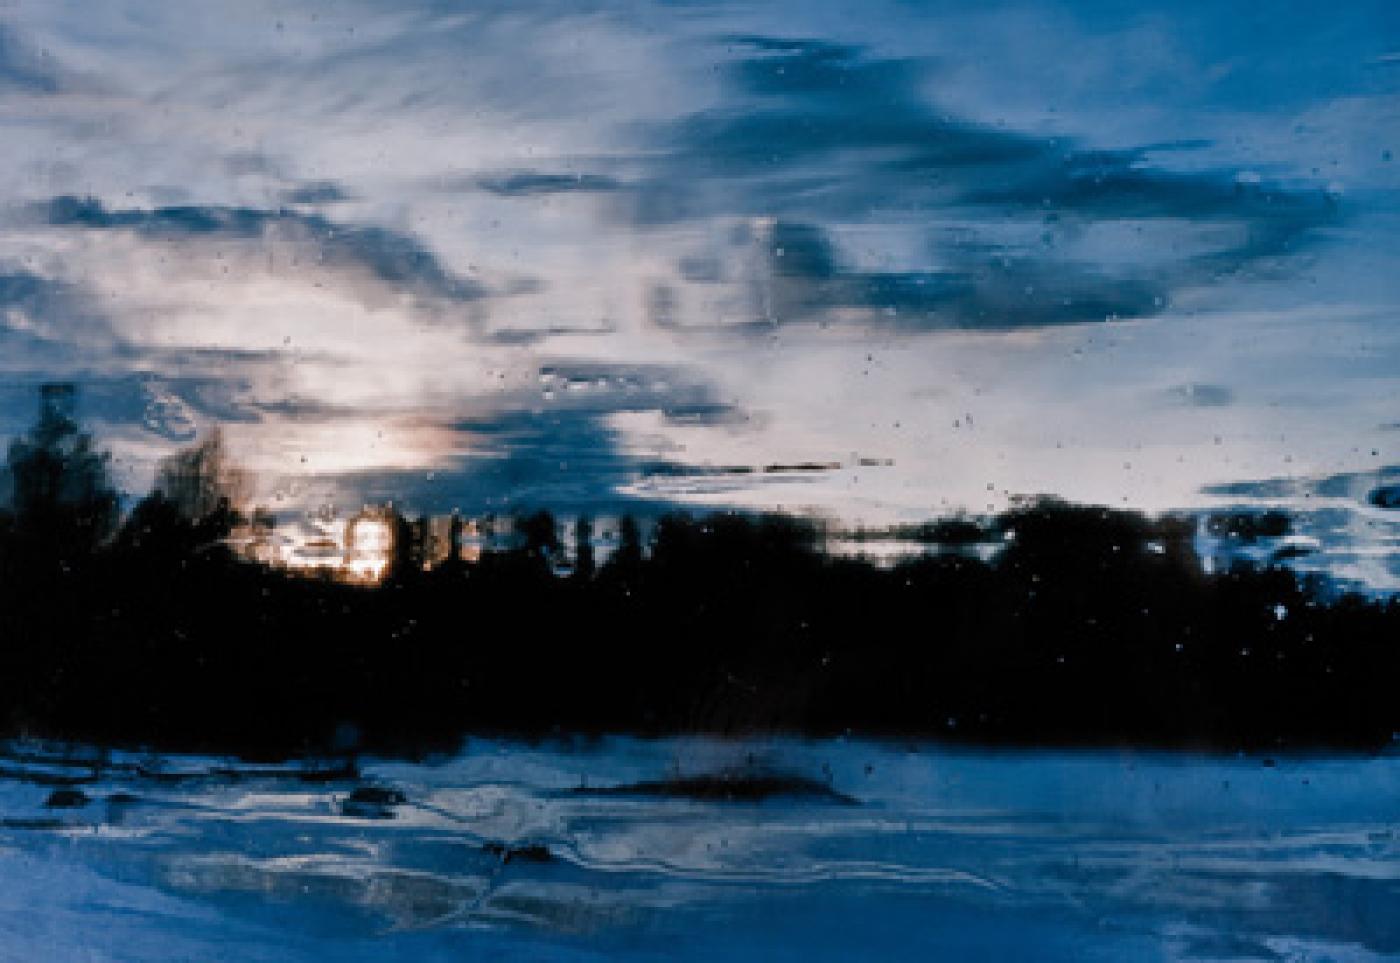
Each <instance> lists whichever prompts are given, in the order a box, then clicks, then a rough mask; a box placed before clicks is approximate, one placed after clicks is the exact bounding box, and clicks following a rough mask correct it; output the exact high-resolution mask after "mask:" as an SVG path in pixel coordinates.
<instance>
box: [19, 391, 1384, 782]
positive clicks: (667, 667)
mask: <svg viewBox="0 0 1400 963" xmlns="http://www.w3.org/2000/svg"><path fill="white" fill-rule="evenodd" d="M109 468H110V466H109V464H108V459H107V456H106V455H105V454H104V453H103V452H102V451H101V450H100V448H99V446H98V445H97V444H96V443H95V442H94V440H93V439H92V438H91V436H90V435H89V434H88V433H87V432H85V431H84V430H83V429H82V428H81V426H80V425H79V424H78V423H77V421H76V419H75V418H74V416H73V413H72V392H71V389H68V388H65V387H63V386H53V387H50V388H46V389H44V392H43V397H42V399H41V405H40V414H39V418H38V420H37V422H36V423H35V425H34V426H33V427H32V428H31V429H30V430H29V431H28V432H27V433H25V434H24V435H23V436H21V437H20V438H18V439H16V440H15V441H14V442H13V443H12V444H11V445H10V447H9V451H8V458H7V462H6V471H5V479H6V487H7V492H6V498H5V504H6V505H7V506H8V507H7V509H6V510H4V511H3V512H0V733H3V734H6V735H23V734H30V735H42V736H52V737H58V738H69V739H80V740H90V741H98V742H103V743H112V744H123V745H145V746H151V747H156V748H162V749H187V750H204V751H219V752H234V753H238V754H243V755H251V756H286V755H293V754H304V753H338V752H356V751H362V750H373V751H380V752H394V753H407V754H421V753H426V752H431V751H436V750H449V749H451V748H452V747H453V746H454V745H456V743H457V742H458V740H459V739H460V738H461V737H462V735H463V734H465V733H469V732H493V733H505V734H513V735H524V736H542V735H549V734H551V733H571V734H578V733H603V732H633V733H640V734H656V735H659V734H666V733H675V732H710V733H720V734H736V733H745V732H754V731H764V732H770V731H782V732H796V733H804V734H810V735H822V736H829V735H840V734H845V733H856V734H863V735H872V736H890V737H919V738H923V737H934V738H939V739H945V740H955V741H968V742H974V743H980V744H1018V745H1019V744H1040V745H1083V744H1095V745H1104V744H1134V745H1158V746H1190V747H1197V748H1206V749H1228V750H1235V749H1250V750H1257V751H1267V752H1276V751H1281V750H1289V749H1307V748H1322V747H1328V748H1339V747H1341V748H1353V749H1359V750H1368V751H1374V750H1378V749H1382V748H1385V747H1387V746H1389V745H1391V744H1392V741H1393V738H1394V734H1395V733H1396V732H1397V731H1400V700H1397V699H1396V697H1395V695H1396V693H1395V683H1396V679H1397V677H1398V676H1397V670H1400V645H1397V643H1400V633H1397V627H1400V603H1397V602H1396V601H1395V600H1394V599H1374V598H1366V597H1362V596H1359V595H1354V594H1338V593H1335V592H1327V591H1323V589H1322V586H1321V585H1320V584H1319V583H1317V582H1314V581H1310V580H1305V579H1302V578H1300V577H1299V576H1297V575H1295V574H1294V573H1292V572H1291V571H1289V570H1287V569H1286V568H1283V567H1281V566H1277V565H1269V564H1254V565H1249V564H1243V563H1241V564H1238V565H1236V566H1234V567H1233V568H1230V569H1229V570H1227V571H1216V572H1209V573H1208V572H1205V571H1204V570H1203V568H1202V566H1201V565H1200V560H1199V559H1198V558H1197V557H1196V554H1195V550H1194V547H1193V536H1194V524H1193V523H1192V522H1191V521H1190V520H1188V519H1182V518H1177V517H1171V516H1167V517H1162V518H1151V517H1148V516H1145V515H1142V514H1139V513H1135V512H1129V511H1121V510H1113V509H1108V508H1102V507H1096V506H1081V505H1071V504H1066V503H1063V502H1060V501H1056V500H1054V499H1036V500H1031V501H1028V502H1026V503H1024V504H1022V505H1019V506H1018V507H1016V508H1014V509H1012V510H1010V511H1008V512H1006V513H1004V514H1002V515H999V516H996V517H994V518H990V519H985V520H980V521H963V522H960V523H958V524H956V525H942V527H941V528H940V526H939V525H937V524H931V525H930V526H928V527H927V528H926V529H924V530H923V531H924V535H925V537H926V540H927V541H929V542H930V543H938V544H939V545H941V546H942V548H943V549H944V550H939V551H934V552H931V553H929V554H926V555H923V556H920V557H917V558H911V559H908V560H905V561H902V562H899V563H898V564H894V565H888V566H881V565H875V564H872V563H869V562H867V561H864V560H861V559H859V558H841V557H834V556H832V555H830V554H828V553H827V552H826V551H825V550H824V541H823V537H822V532H821V531H820V529H819V528H818V527H817V526H816V525H815V524H813V523H812V522H810V521H808V520H805V519H801V518H796V517H792V516H787V515H782V514H764V515H746V514H737V513H723V512H721V513H716V514H712V515H708V516H703V517H691V516H689V515H686V514H681V513H673V514H669V515H666V516H663V517H661V518H660V519H658V520H657V521H656V523H655V525H654V526H652V527H651V530H650V532H649V534H648V536H647V537H646V538H643V536H642V533H641V528H640V527H639V526H638V525H637V524H636V522H635V521H634V520H632V519H624V520H623V522H622V533H621V538H620V540H619V543H618V546H617V548H616V549H615V550H614V551H613V552H612V553H611V555H610V556H609V557H608V558H607V559H606V560H605V561H603V562H602V563H601V564H599V563H597V562H596V561H595V559H594V555H593V551H592V531H591V525H590V524H589V523H588V521H587V520H586V519H585V520H581V521H580V523H579V524H577V525H576V526H575V539H576V542H577V544H576V545H575V547H574V548H573V550H572V552H571V553H570V554H571V556H572V560H573V564H572V566H571V567H570V569H569V571H568V574H567V575H561V570H560V567H559V565H558V560H559V557H560V555H561V553H562V552H563V551H564V546H562V544H561V540H560V537H559V533H558V528H557V526H556V524H555V520H554V519H553V517H552V516H550V515H549V514H548V513H546V512H537V513H534V514H531V515H527V516H524V517H521V518H520V519H518V520H517V522H516V530H517V532H518V533H519V536H520V537H519V539H518V541H517V542H516V543H515V544H513V545H511V546H510V547H508V548H503V549H499V550H495V551H488V552H486V553H485V554H483V555H482V556H481V557H480V558H479V559H476V560H471V561H469V560H466V559H464V558H463V557H462V556H461V555H460V553H457V552H451V553H449V555H448V557H447V558H446V559H445V560H444V561H442V562H441V563H440V564H438V565H436V566H434V567H425V566H424V565H423V564H422V559H421V558H417V557H415V556H414V555H413V552H411V551H409V550H408V549H402V550H401V551H400V552H399V553H397V554H398V557H397V559H396V562H395V564H394V565H393V566H392V568H391V571H390V573H389V576H388V577H387V578H386V579H385V580H384V581H383V582H382V583H380V584H378V585H376V586H372V587H367V586H357V585H350V584H342V583H340V582H337V581H334V580H330V579H308V578H304V577H300V576H297V575H295V574H293V573H289V572H286V571H279V570H276V569H273V568H269V567H266V566H263V565H258V564H255V563H252V562H250V561H248V560H247V559H244V558H242V557H240V556H239V555H238V554H236V553H235V552H233V551H232V550H230V548H229V547H228V545H227V536H228V533H229V532H230V531H231V530H232V529H233V527H234V525H235V524H236V523H237V522H239V521H240V490H241V487H242V486H244V485H246V478H244V477H243V476H242V475H241V473H239V472H238V471H237V470H236V469H235V468H234V467H233V466H232V465H231V464H230V463H229V460H228V458H227V456H226V454H225V452H224V449H223V445H222V443H221V442H220V440H219V438H218V436H217V435H214V436H211V437H210V438H207V439H205V440H204V441H202V442H200V443H199V444H197V445H194V446H193V447H191V448H189V449H187V450H185V451H182V452H179V453H177V454H176V455H174V456H172V457H171V458H169V459H167V460H166V461H165V462H163V463H162V465H161V466H160V469H159V471H158V472H157V479H156V483H155V486H154V488H153V491H152V492H151V493H150V494H149V495H147V496H146V497H144V498H143V499H141V500H140V501H139V502H138V503H137V504H136V505H135V506H134V507H133V508H132V509H131V511H130V512H129V513H127V514H126V515H125V516H124V517H123V516H122V514H121V512H120V504H121V501H120V498H119V497H118V493H117V491H116V488H115V486H114V485H113V483H112V481H111V474H110V470H109ZM396 524H398V525H402V526H407V527H410V528H411V527H412V526H411V523H410V522H408V521H407V520H404V519H401V518H399V519H398V521H397V522H396ZM1271 524H1272V523H1271ZM945 530H946V531H945ZM940 531H944V534H946V536H947V537H946V539H943V541H942V542H940V541H939V539H940V537H941V536H939V535H938V533H939V532H940ZM979 535H980V537H983V538H985V539H988V540H992V541H994V542H995V543H996V544H997V545H999V546H1000V547H999V549H998V551H997V552H996V553H995V554H994V555H993V556H992V557H990V558H984V557H981V556H979V555H978V554H976V553H972V552H969V551H965V550H963V549H964V548H965V546H966V545H967V544H968V543H969V542H970V541H975V540H976V538H977V537H978V536H979ZM458 542H459V540H458V539H455V538H454V539H453V543H454V544H457V543H458ZM396 544H398V545H400V546H412V545H415V544H421V542H415V540H414V539H412V538H405V539H404V540H403V541H401V542H396Z"/></svg>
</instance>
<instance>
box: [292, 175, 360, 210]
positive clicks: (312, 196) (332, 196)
mask: <svg viewBox="0 0 1400 963" xmlns="http://www.w3.org/2000/svg"><path fill="white" fill-rule="evenodd" d="M352 199H353V195H351V194H349V193H347V192H346V190H345V188H343V187H341V186H340V185H339V184H337V183H336V182H335V181H309V182H307V183H305V184H299V185H297V186H296V187H291V188H288V189H287V190H285V191H283V192H282V203H284V204H307V205H318V204H335V203H338V202H340V201H348V200H352Z"/></svg>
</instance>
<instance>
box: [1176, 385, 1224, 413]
mask: <svg viewBox="0 0 1400 963" xmlns="http://www.w3.org/2000/svg"><path fill="white" fill-rule="evenodd" d="M1168 393H1169V394H1170V396H1171V397H1172V398H1173V399H1174V400H1175V401H1176V402H1178V403H1179V404H1183V405H1188V406H1190V407H1193V408H1224V407H1226V406H1228V405H1232V404H1234V403H1235V393H1234V392H1233V391H1231V390H1230V389H1229V388H1227V387H1225V386H1224V385H1212V384H1204V383H1202V382H1198V381H1193V382H1190V383H1188V384H1184V385H1175V386H1173V387H1172V388H1170V389H1168Z"/></svg>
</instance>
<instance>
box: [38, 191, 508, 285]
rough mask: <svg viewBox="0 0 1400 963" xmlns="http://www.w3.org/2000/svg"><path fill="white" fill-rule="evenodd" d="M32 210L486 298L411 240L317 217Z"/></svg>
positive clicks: (71, 224)
mask: <svg viewBox="0 0 1400 963" xmlns="http://www.w3.org/2000/svg"><path fill="white" fill-rule="evenodd" d="M37 210H38V211H39V213H40V215H41V216H42V218H43V220H44V221H45V223H47V224H48V225H49V226H51V227H60V228H73V229H80V230H103V231H130V232H133V233H136V234H139V235H142V236H144V237H150V238H158V239H170V238H181V237H190V238H239V239H249V240H267V241H283V242H287V241H290V242H294V243H299V244H304V245H306V246H308V247H310V248H312V249H314V250H315V252H316V254H317V257H318V262H319V263H321V264H325V265H329V266H332V267H342V268H354V269H359V270H363V271H365V272H368V273H369V274H370V275H371V276H372V277H374V278H375V279H376V280H378V281H380V282H383V283H384V284H388V285H392V286H394V287H396V288H398V289H400V290H402V291H407V292H411V293H413V294H416V295H418V296H420V297H425V298H430V299H439V300H444V301H452V302H466V301H475V300H478V299H480V298H483V297H485V296H486V294H487V291H486V289H485V287H484V286H483V285H481V284H479V283H478V282H476V281H472V280H470V279H467V278H462V277H460V276H458V275H456V274H454V273H452V272H451V271H449V270H448V269H447V268H446V267H444V266H443V264H442V263H441V261H439V260H438V258H437V256H436V255H435V254H434V253H433V252H432V251H430V250H429V249H428V248H427V247H425V246H424V245H423V243H422V242H420V241H419V240H418V239H417V238H415V237H413V236H412V235H408V234H403V233H400V232H398V231H393V230H390V229H388V228H385V227H379V226H377V225H351V224H341V223H338V222H335V221H332V220H330V219H328V218H326V217H324V216H323V215H320V214H308V213H303V212H299V211H294V210H288V209H285V208H283V209H277V210H269V209H263V208H253V207H232V206H224V205H172V206H165V207H154V208H123V209H111V208H108V207H107V206H106V205H104V204H103V203H102V202H101V201H99V200H97V199H95V198H91V197H88V198H83V197H75V196H72V195H64V196H59V197H54V198H52V199H50V200H49V201H47V202H46V203H44V204H41V205H38V207H37Z"/></svg>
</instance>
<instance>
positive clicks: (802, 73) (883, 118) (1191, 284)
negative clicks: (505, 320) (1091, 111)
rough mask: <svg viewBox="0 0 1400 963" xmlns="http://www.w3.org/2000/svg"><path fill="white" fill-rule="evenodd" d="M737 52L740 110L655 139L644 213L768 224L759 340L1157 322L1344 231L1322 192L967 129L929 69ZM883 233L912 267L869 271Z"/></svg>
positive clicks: (697, 271)
mask: <svg viewBox="0 0 1400 963" xmlns="http://www.w3.org/2000/svg"><path fill="white" fill-rule="evenodd" d="M723 42H724V43H726V44H727V45H728V48H729V49H730V50H731V51H732V52H733V59H732V61H731V62H730V63H729V64H728V68H727V74H726V77H727V82H728V86H729V89H730V94H731V96H729V97H728V98H727V99H726V100H725V102H724V103H723V104H722V105H721V106H718V107H714V108H710V109H707V110H704V111H700V112H696V113H692V114H689V115H687V116H684V117H682V118H679V119H677V120H675V121H672V122H669V123H665V124H661V125H657V126H656V127H655V128H654V129H652V130H651V132H650V136H651V138H652V143H653V144H654V145H655V146H656V148H657V150H658V156H657V159H656V160H655V161H654V166H653V171H652V175H651V178H650V180H649V181H645V182H643V183H642V184H641V186H640V187H639V188H638V190H637V192H636V198H635V200H634V201H633V202H632V207H631V208H630V213H631V215H632V216H633V217H634V218H635V219H636V220H637V222H638V223H639V224H642V225H649V226H652V227H659V226H662V225H665V224H668V223H676V222H689V221H703V220H713V219H715V218H717V217H731V218H742V219H747V221H749V222H750V223H757V224H758V225H759V226H758V228H757V229H756V230H754V231H750V232H749V235H748V237H747V238H745V239H744V240H742V241H741V242H740V246H741V247H745V245H747V246H746V247H745V256H747V257H748V258H749V259H750V260H752V259H753V258H754V257H757V258H758V259H759V261H760V265H761V269H760V271H759V272H758V274H757V276H756V277H752V276H751V277H750V278H748V281H747V283H749V284H750V285H753V286H755V290H754V291H753V304H754V311H753V320H754V321H759V322H769V323H788V322H808V321H823V322H831V321H833V320H840V319H843V318H857V319H859V320H861V321H862V322H870V321H875V322H877V323H881V324H885V325H893V326H895V327H902V328H909V329H916V330H918V329H924V328H939V327H976V328H986V329H993V330H1010V329H1017V328H1033V327H1042V326H1050V325H1058V324H1065V323H1075V322H1083V321H1103V320H1106V319H1114V318H1125V317H1145V316H1150V315H1154V314H1158V313H1160V312H1161V311H1162V310H1163V309H1164V308H1166V307H1167V306H1168V305H1169V304H1170V303H1171V301H1172V299H1173V295H1174V293H1175V292H1177V291H1181V290H1189V289H1192V288H1195V287H1201V286H1210V285H1212V284H1214V283H1217V282H1218V281H1219V280H1220V278H1221V277H1223V276H1225V275H1229V274H1232V273H1240V272H1244V271H1247V270H1263V269H1264V268H1265V267H1266V262H1269V261H1270V260H1271V259H1276V258H1279V257H1283V256H1287V255H1289V254H1292V253H1295V252H1298V251H1301V250H1303V249H1305V248H1306V247H1307V246H1308V245H1309V244H1310V243H1312V242H1314V241H1315V240H1316V239H1317V237H1318V236H1319V229H1320V228H1323V227H1326V226H1329V225H1332V224H1334V223H1337V222H1338V221H1339V220H1340V216H1341V214H1340V211H1339V209H1338V205H1337V204H1336V200H1335V198H1334V197H1331V196H1328V195H1327V194H1325V193H1324V192H1322V191H1321V190H1317V191H1313V192H1308V191H1301V190H1296V189H1285V188H1283V187H1280V186H1276V185H1269V184H1266V183H1264V182H1262V180H1260V181H1258V182H1251V181H1250V180H1249V179H1244V180H1242V179H1241V178H1239V177H1238V176H1237V172H1236V171H1235V170H1233V169H1231V170H1226V169H1206V170H1197V171H1193V172H1179V171H1172V170H1166V169H1158V168H1154V167H1152V166H1149V164H1148V160H1147V159H1148V158H1149V156H1151V157H1161V156H1162V155H1164V154H1170V153H1172V152H1182V151H1185V152H1190V151H1191V150H1193V149H1195V148H1196V147H1197V146H1198V144H1197V143H1195V142H1192V141H1183V142H1179V143H1166V144H1148V145H1143V146H1141V147H1138V148H1131V149H1124V150H1113V151H1109V150H1089V149H1084V148H1081V147H1078V146H1076V145H1075V144H1074V143H1073V142H1072V141H1070V140H1067V139H1063V138H1054V137H1048V136H1036V135H1032V134H1029V133H1025V132H1017V131H1012V130H1007V129H1004V128H1000V127H996V126H992V125H988V124H983V123H977V122H973V121H969V120H962V119H958V118H954V117H951V116H949V115H948V114H947V113H945V112H944V111H942V110H940V109H939V108H938V107H937V106H936V104H935V102H934V101H933V100H931V99H930V98H929V97H928V96H927V94H926V91H927V90H928V89H929V87H930V85H931V83H932V78H933V76H934V75H935V74H934V71H933V69H932V67H931V65H930V64H928V63H925V62H923V61H921V60H918V59H909V58H904V59H900V58H888V57H886V58H880V57H875V56H872V55H870V54H868V53H867V52H866V51H865V50H864V49H862V48H861V47H859V46H856V45H851V44H838V43H830V42H825V41H819V40H801V39H783V38H772V37H763V36H754V35H743V36H731V37H726V38H723ZM741 233H743V232H741ZM882 234H884V235H887V236H889V237H891V238H893V239H896V243H898V241H897V239H898V238H899V237H900V236H901V235H904V236H908V235H913V236H915V237H916V238H918V240H917V241H915V242H914V249H913V251H912V252H911V253H908V254H906V255H905V256H904V257H903V260H905V261H906V262H908V263H909V266H908V267H905V268H894V269H890V268H879V269H877V268H873V267H871V266H867V265H866V264H865V263H862V262H868V261H869V260H871V258H870V257H869V255H868V254H865V255H864V256H862V251H861V248H866V249H867V250H868V249H869V247H870V246H872V245H878V244H879V243H880V242H879V238H880V236H881V235H882ZM843 235H849V236H851V237H852V238H856V237H857V236H858V240H851V241H849V242H843V241H842V240H840V239H841V238H842V237H843ZM1110 235H1111V236H1112V240H1111V241H1106V240H1105V238H1106V237H1108V236H1110ZM754 238H757V240H758V243H757V244H756V245H755V244H754V243H753V240H754ZM1105 247H1108V250H1107V251H1105V250H1104V248H1105ZM726 259H728V260H730V261H733V260H735V258H734V257H733V255H732V254H731V255H728V256H726V255H725V254H724V253H723V252H721V253H720V254H719V255H716V254H715V253H714V252H713V251H692V252H690V253H687V254H685V255H683V256H682V257H681V258H680V259H678V264H677V272H678V274H679V275H680V276H681V277H682V279H684V280H686V281H689V282H692V283H714V282H717V281H725V280H734V279H735V278H734V277H733V276H732V274H731V276H726V275H725V274H724V272H723V271H722V270H720V269H719V267H718V266H719V265H720V264H722V263H723V262H724V261H725V260H726ZM843 309H864V311H863V313H862V312H861V311H857V312H856V313H855V314H852V313H851V312H850V311H847V310H843Z"/></svg>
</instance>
